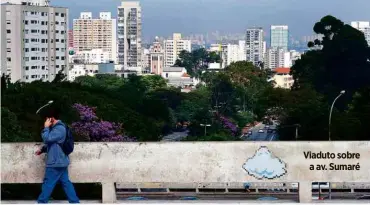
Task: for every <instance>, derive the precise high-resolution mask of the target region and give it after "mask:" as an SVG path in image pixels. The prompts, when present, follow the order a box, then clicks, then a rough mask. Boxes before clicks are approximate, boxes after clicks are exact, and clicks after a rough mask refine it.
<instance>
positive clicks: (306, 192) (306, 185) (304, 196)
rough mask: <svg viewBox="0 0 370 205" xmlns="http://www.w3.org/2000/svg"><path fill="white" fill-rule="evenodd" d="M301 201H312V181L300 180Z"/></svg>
mask: <svg viewBox="0 0 370 205" xmlns="http://www.w3.org/2000/svg"><path fill="white" fill-rule="evenodd" d="M298 188H299V203H311V202H312V183H311V182H307V181H305V182H299V186H298Z"/></svg>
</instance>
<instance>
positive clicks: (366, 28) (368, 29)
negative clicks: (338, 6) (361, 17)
mask: <svg viewBox="0 0 370 205" xmlns="http://www.w3.org/2000/svg"><path fill="white" fill-rule="evenodd" d="M351 26H352V27H353V28H355V29H357V30H360V31H361V32H363V33H364V35H365V39H366V41H367V44H368V45H369V46H370V22H369V21H353V22H351Z"/></svg>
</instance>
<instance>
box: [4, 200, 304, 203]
mask: <svg viewBox="0 0 370 205" xmlns="http://www.w3.org/2000/svg"><path fill="white" fill-rule="evenodd" d="M49 203H50V204H68V201H50V202H49ZM99 203H101V202H100V201H88V200H86V201H85V200H82V201H81V204H99ZM215 203H217V204H228V203H232V204H261V203H264V204H265V203H297V202H296V201H290V200H276V201H258V200H248V201H240V200H194V201H186V200H181V201H180V200H175V201H167V200H143V201H124V200H119V201H117V202H116V203H115V204H215ZM1 204H36V202H34V201H1Z"/></svg>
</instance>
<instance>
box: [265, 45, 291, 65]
mask: <svg viewBox="0 0 370 205" xmlns="http://www.w3.org/2000/svg"><path fill="white" fill-rule="evenodd" d="M291 66H292V63H291V56H290V52H287V51H285V50H284V49H283V48H268V49H267V51H266V56H265V59H264V68H266V69H275V68H280V67H285V68H290V67H291Z"/></svg>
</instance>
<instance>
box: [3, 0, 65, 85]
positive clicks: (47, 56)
mask: <svg viewBox="0 0 370 205" xmlns="http://www.w3.org/2000/svg"><path fill="white" fill-rule="evenodd" d="M7 2H8V3H5V4H1V5H0V6H1V12H0V15H1V18H0V27H1V32H0V65H1V72H2V73H4V74H6V75H9V76H10V78H11V81H12V82H15V81H18V80H19V81H22V82H32V81H34V80H43V81H52V80H53V79H54V78H55V76H56V74H57V73H58V72H59V71H60V70H63V69H65V71H66V72H67V68H68V50H67V45H68V43H67V42H68V38H67V29H68V9H67V8H62V7H50V6H48V2H47V1H40V0H22V1H16V0H8V1H7Z"/></svg>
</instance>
